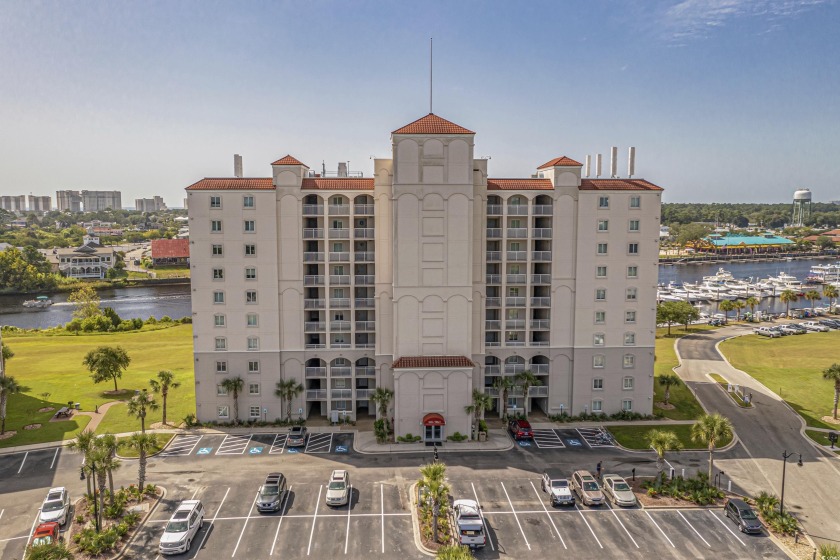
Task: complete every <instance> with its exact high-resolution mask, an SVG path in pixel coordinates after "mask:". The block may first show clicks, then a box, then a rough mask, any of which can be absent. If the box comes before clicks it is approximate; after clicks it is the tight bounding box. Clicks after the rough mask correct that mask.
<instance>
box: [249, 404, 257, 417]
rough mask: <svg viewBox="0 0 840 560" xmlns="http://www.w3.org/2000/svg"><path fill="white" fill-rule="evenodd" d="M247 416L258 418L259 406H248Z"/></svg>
mask: <svg viewBox="0 0 840 560" xmlns="http://www.w3.org/2000/svg"><path fill="white" fill-rule="evenodd" d="M248 416H249V417H250V418H259V417H260V407H259V406H249V407H248Z"/></svg>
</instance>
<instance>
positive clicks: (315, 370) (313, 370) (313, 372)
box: [306, 367, 327, 377]
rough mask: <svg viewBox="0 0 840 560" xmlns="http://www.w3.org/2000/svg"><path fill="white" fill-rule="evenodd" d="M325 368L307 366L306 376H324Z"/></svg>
mask: <svg viewBox="0 0 840 560" xmlns="http://www.w3.org/2000/svg"><path fill="white" fill-rule="evenodd" d="M326 376H327V368H325V367H307V368H306V377H326Z"/></svg>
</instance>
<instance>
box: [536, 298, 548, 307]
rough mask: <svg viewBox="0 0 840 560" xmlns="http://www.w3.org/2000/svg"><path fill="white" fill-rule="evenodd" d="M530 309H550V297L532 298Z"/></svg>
mask: <svg viewBox="0 0 840 560" xmlns="http://www.w3.org/2000/svg"><path fill="white" fill-rule="evenodd" d="M531 307H551V298H550V297H532V298H531Z"/></svg>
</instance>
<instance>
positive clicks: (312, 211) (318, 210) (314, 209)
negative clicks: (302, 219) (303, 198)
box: [303, 204, 324, 216]
mask: <svg viewBox="0 0 840 560" xmlns="http://www.w3.org/2000/svg"><path fill="white" fill-rule="evenodd" d="M303 215H304V216H323V215H324V205H323V204H304V205H303Z"/></svg>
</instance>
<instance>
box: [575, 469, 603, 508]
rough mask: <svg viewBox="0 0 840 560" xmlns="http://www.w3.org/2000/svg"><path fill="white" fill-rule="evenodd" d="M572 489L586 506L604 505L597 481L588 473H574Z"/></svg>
mask: <svg viewBox="0 0 840 560" xmlns="http://www.w3.org/2000/svg"><path fill="white" fill-rule="evenodd" d="M572 489H573V490H574V491H575V494H577V497H578V498H579V499H580V501H581V502H583V504H584V505H586V506H600V505H601V504H603V503H604V494H603V492H601V488H600V487H599V486H598V481H596V480H595V477H594V476H592V475H591V474H590V473H589V471H575V472H574V473H573V474H572Z"/></svg>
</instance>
